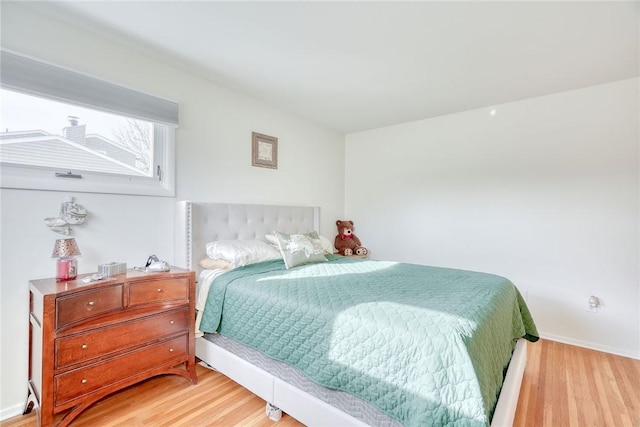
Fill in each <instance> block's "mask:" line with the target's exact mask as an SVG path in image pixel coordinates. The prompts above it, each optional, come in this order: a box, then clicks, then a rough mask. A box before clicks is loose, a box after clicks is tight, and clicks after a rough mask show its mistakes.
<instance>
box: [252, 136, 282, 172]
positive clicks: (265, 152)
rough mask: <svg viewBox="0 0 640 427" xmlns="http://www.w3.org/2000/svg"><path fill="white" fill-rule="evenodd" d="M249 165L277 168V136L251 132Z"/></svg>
mask: <svg viewBox="0 0 640 427" xmlns="http://www.w3.org/2000/svg"><path fill="white" fill-rule="evenodd" d="M251 166H257V167H261V168H270V169H278V138H276V137H275V136H269V135H264V134H261V133H258V132H251Z"/></svg>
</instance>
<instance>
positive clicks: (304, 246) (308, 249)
mask: <svg viewBox="0 0 640 427" xmlns="http://www.w3.org/2000/svg"><path fill="white" fill-rule="evenodd" d="M275 235H276V237H277V238H278V246H279V247H280V253H281V254H282V258H283V259H284V265H285V266H286V267H287V269H289V268H293V267H296V266H298V265H302V264H309V263H312V262H323V261H327V259H326V258H325V257H324V250H323V249H322V244H321V243H320V237H319V236H318V233H316V232H315V231H312V232H310V233H306V234H285V233H280V232H278V231H276V232H275Z"/></svg>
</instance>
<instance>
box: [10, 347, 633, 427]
mask: <svg viewBox="0 0 640 427" xmlns="http://www.w3.org/2000/svg"><path fill="white" fill-rule="evenodd" d="M527 357H528V360H527V367H526V370H525V375H524V378H523V383H522V389H521V392H520V400H519V402H518V410H517V412H516V420H515V423H514V426H516V427H529V426H533V427H538V426H549V427H556V426H561V427H565V426H576V427H584V426H611V427H640V361H638V360H634V359H629V358H624V357H620V356H613V355H610V354H605V353H599V352H596V351H592V350H586V349H583V348H579V347H573V346H569V345H566V344H560V343H556V342H553V341H546V340H540V341H539V342H537V343H534V344H529V346H528V350H527ZM198 378H199V381H198V384H197V385H196V386H191V384H190V383H188V382H187V381H186V380H185V379H184V378H181V377H176V376H162V377H156V378H153V379H150V380H147V381H145V382H143V383H141V384H138V385H136V386H133V387H131V388H129V389H127V390H124V391H122V392H120V393H117V394H114V395H112V396H110V397H108V398H106V399H104V400H102V401H100V402H98V403H97V404H95V405H94V406H92V407H91V408H89V409H88V410H87V411H85V412H84V413H83V414H82V415H80V416H79V417H78V418H77V419H76V421H75V422H73V423H72V427H89V426H91V427H96V426H100V427H115V426H127V427H129V426H153V427H156V426H158V427H161V426H189V427H199V426H265V427H273V422H272V421H270V420H269V419H268V418H266V416H265V415H264V407H265V402H264V401H262V400H261V399H259V398H258V397H256V396H254V395H253V394H251V393H249V392H248V391H246V390H245V389H243V388H242V387H240V386H238V385H236V384H235V383H233V382H232V381H230V380H229V379H227V378H226V377H224V376H223V375H221V374H218V373H217V372H213V371H210V370H208V369H205V368H203V367H201V366H198ZM193 408H199V409H195V410H194V409H193ZM0 425H2V427H27V426H28V427H33V426H36V425H37V423H36V419H35V416H34V414H29V415H25V416H20V417H15V418H12V419H10V420H7V421H5V422H3V423H0ZM300 425H301V424H300V423H298V422H297V421H296V420H294V419H292V418H291V417H289V416H287V415H283V417H282V419H281V420H280V421H279V422H278V423H277V426H278V427H288V426H300Z"/></svg>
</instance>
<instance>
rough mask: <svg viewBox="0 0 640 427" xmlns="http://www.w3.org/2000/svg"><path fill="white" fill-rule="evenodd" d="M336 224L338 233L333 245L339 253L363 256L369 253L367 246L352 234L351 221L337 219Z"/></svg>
mask: <svg viewBox="0 0 640 427" xmlns="http://www.w3.org/2000/svg"><path fill="white" fill-rule="evenodd" d="M336 225H337V226H338V235H337V236H336V240H335V241H334V246H335V248H336V249H337V250H338V253H340V255H344V256H352V255H359V256H365V255H367V254H368V253H369V251H368V250H367V248H365V247H364V246H362V242H360V239H358V236H356V235H355V234H353V221H340V220H338V221H336Z"/></svg>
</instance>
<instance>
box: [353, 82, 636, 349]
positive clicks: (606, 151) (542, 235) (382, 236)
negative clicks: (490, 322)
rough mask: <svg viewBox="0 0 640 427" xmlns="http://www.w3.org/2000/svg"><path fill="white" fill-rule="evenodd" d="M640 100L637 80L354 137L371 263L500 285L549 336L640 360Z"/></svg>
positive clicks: (359, 224)
mask: <svg viewBox="0 0 640 427" xmlns="http://www.w3.org/2000/svg"><path fill="white" fill-rule="evenodd" d="M639 99H640V98H639V90H638V79H632V80H625V81H619V82H615V83H611V84H606V85H601V86H595V87H589V88H586V89H582V90H576V91H572V92H566V93H560V94H555V95H550V96H545V97H540V98H534V99H528V100H524V101H520V102H514V103H510V104H505V105H499V106H496V107H495V115H491V114H490V112H491V110H492V109H491V108H486V109H480V110H474V111H468V112H463V113H459V114H453V115H448V116H443V117H438V118H433V119H429V120H422V121H416V122H412V123H407V124H402V125H398V126H391V127H385V128H380V129H375V130H370V131H366V132H358V133H353V134H349V135H347V137H346V164H347V165H348V166H347V168H346V173H345V179H346V181H345V182H346V190H345V213H346V218H347V219H352V220H354V221H355V225H356V233H357V234H358V236H359V237H360V239H361V240H362V241H363V243H364V244H365V245H367V246H368V247H369V248H370V250H371V253H372V257H373V258H381V259H393V260H401V261H408V262H416V263H423V264H430V265H437V266H446V267H454V268H463V269H470V270H479V271H486V272H492V273H496V274H500V275H503V276H506V277H508V278H510V279H511V280H512V281H513V282H514V283H515V284H516V285H517V286H518V287H519V289H520V290H521V291H522V292H523V294H525V295H527V298H528V303H529V305H530V308H531V309H532V311H533V314H534V318H535V320H536V322H537V325H538V327H539V330H540V332H541V333H542V334H543V336H546V337H549V338H552V339H556V340H560V341H565V342H568V343H574V344H578V345H582V346H587V347H592V348H595V349H600V350H604V351H608V352H612V353H619V354H622V355H627V356H631V357H636V358H640V275H639V271H638V269H639V267H638V265H639V261H640V251H639V236H640V228H639V222H640V212H639V196H640V188H639V182H638V180H639V164H638V162H639V124H640V123H639V111H638V100H639ZM590 295H596V296H598V297H599V298H600V299H601V300H602V302H603V306H602V307H601V309H600V311H599V313H597V314H591V313H588V312H587V311H586V306H587V299H588V298H589V296H590Z"/></svg>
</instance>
